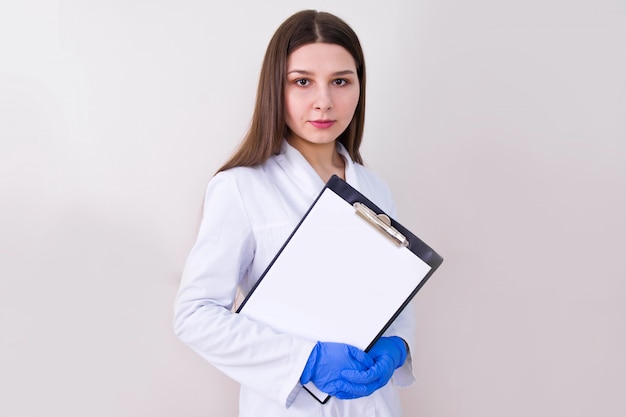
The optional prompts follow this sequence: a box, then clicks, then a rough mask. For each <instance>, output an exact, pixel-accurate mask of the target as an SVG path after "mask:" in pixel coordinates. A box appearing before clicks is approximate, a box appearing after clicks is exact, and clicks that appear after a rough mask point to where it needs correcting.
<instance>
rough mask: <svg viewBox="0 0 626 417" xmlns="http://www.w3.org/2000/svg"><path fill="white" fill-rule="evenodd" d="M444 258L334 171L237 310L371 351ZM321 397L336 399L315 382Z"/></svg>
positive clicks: (312, 388)
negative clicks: (320, 388) (321, 389)
mask: <svg viewBox="0 0 626 417" xmlns="http://www.w3.org/2000/svg"><path fill="white" fill-rule="evenodd" d="M442 262H443V258H442V257H441V256H440V255H439V254H437V253H436V252H435V251H434V250H433V249H432V248H430V247H429V246H428V245H427V244H426V243H424V242H423V241H422V240H421V239H419V238H418V237H417V236H415V235H414V234H413V233H411V231H409V230H408V229H406V228H405V227H404V226H402V225H401V224H400V223H398V222H397V221H396V220H395V219H392V218H390V217H389V216H387V214H385V213H384V212H383V211H382V210H381V209H380V208H379V207H378V206H376V205H375V204H374V203H373V202H372V201H370V200H369V199H368V198H366V197H365V196H364V195H363V194H361V193H360V192H359V191H357V190H356V189H354V188H353V187H352V186H351V185H349V184H348V183H347V182H345V181H344V180H342V179H341V178H339V177H337V176H333V177H332V178H331V179H330V180H329V181H328V182H327V183H326V185H325V186H324V188H323V189H322V191H321V192H320V194H319V195H318V197H317V198H316V199H315V201H314V202H313V204H312V205H311V207H310V208H309V210H308V211H307V212H306V214H305V215H304V216H303V218H302V219H301V220H300V223H299V224H298V225H297V226H296V228H295V229H294V231H293V232H292V233H291V235H290V236H289V238H288V239H287V241H286V242H285V244H284V245H283V246H282V248H281V249H280V250H279V251H278V253H277V254H276V256H275V257H274V259H273V260H272V262H271V263H270V264H269V266H268V267H267V269H266V270H265V272H264V273H263V274H262V276H261V278H259V280H258V281H257V282H256V284H255V285H254V287H253V288H252V289H251V291H250V293H249V294H248V295H247V296H246V298H245V299H244V300H243V302H242V304H241V306H240V307H239V308H238V309H237V313H238V314H242V315H245V316H247V317H249V318H250V319H253V320H257V321H260V322H263V323H265V324H267V325H268V326H270V327H271V328H273V329H274V330H275V331H278V332H283V333H290V334H294V335H298V336H301V337H305V338H308V339H310V340H315V341H323V342H341V343H348V344H351V345H354V346H356V347H358V348H360V349H363V350H366V351H367V350H368V349H369V348H370V347H371V346H372V345H373V344H374V343H375V342H376V341H377V340H378V338H379V337H380V336H381V335H382V334H383V333H384V332H385V330H386V329H387V328H388V327H389V326H390V325H391V323H392V322H393V320H394V319H395V318H396V317H397V316H398V315H399V314H400V313H401V312H402V310H403V309H404V308H405V307H406V305H407V304H408V303H409V302H410V301H411V299H412V298H413V297H414V296H415V295H416V294H417V292H418V291H419V290H420V288H422V286H423V285H424V284H425V283H426V281H427V280H428V279H429V278H430V277H431V276H432V274H433V273H434V272H435V270H436V269H437V268H438V267H439V266H440V265H441V263H442ZM304 388H305V389H306V390H307V391H308V392H309V393H310V394H311V395H312V396H313V397H315V398H316V399H317V400H318V401H319V402H321V403H326V402H327V401H328V399H329V398H330V396H329V395H328V394H326V393H324V392H322V391H320V390H319V389H318V388H317V387H316V386H315V385H314V384H313V383H308V384H306V385H304Z"/></svg>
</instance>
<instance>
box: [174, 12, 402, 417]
mask: <svg viewBox="0 0 626 417" xmlns="http://www.w3.org/2000/svg"><path fill="white" fill-rule="evenodd" d="M364 113H365V64H364V60H363V52H362V50H361V46H360V44H359V40H358V38H357V36H356V34H355V33H354V32H353V31H352V29H351V28H350V27H349V26H348V25H347V24H346V23H345V22H343V21H342V20H341V19H339V18H337V17H335V16H333V15H331V14H328V13H321V12H316V11H310V10H308V11H302V12H299V13H296V14H295V15H293V16H291V17H290V18H288V19H287V20H286V21H285V22H284V23H283V24H282V25H281V26H280V27H279V28H278V29H277V31H276V33H275V34H274V36H273V37H272V39H271V41H270V43H269V46H268V49H267V52H266V55H265V58H264V62H263V66H262V71H261V77H260V82H259V87H258V92H257V101H256V106H255V111H254V114H253V118H252V124H251V127H250V130H249V132H248V134H247V135H246V137H245V138H244V140H243V142H242V144H241V146H240V147H239V149H238V150H237V151H236V152H235V154H234V155H233V157H232V158H231V159H230V160H229V161H228V162H227V163H226V164H225V165H224V166H223V167H222V168H221V169H220V170H219V171H218V173H217V174H216V175H215V176H214V177H213V178H212V179H211V181H210V183H209V185H208V187H207V192H206V195H205V203H204V216H203V220H202V223H201V226H200V230H199V234H198V239H197V241H196V243H195V245H194V247H193V248H192V250H191V253H190V255H189V258H188V260H187V264H186V266H185V270H184V273H183V279H182V282H181V286H180V290H179V293H178V296H177V299H176V308H175V320H174V325H175V330H176V334H177V335H178V336H179V337H180V338H181V339H182V340H183V341H184V342H185V343H187V344H188V345H189V346H190V347H191V348H193V349H194V350H195V351H196V352H197V353H198V354H200V355H201V356H202V357H203V358H204V359H206V360H207V361H208V362H210V363H211V364H213V365H214V366H215V367H217V368H218V369H220V370H221V371H223V372H224V373H225V374H227V375H228V376H230V377H231V378H233V379H235V380H237V381H238V382H240V383H241V392H240V414H239V415H240V417H247V416H259V415H262V416H264V417H272V416H385V417H387V416H389V417H391V416H398V415H400V408H399V399H398V393H397V388H396V387H397V386H406V385H409V384H411V383H412V382H413V380H414V377H413V373H412V369H411V358H410V354H409V352H410V346H411V344H412V330H413V329H412V314H411V311H409V310H408V309H405V311H404V312H403V313H402V314H401V315H400V316H399V317H398V318H397V319H396V320H395V321H394V322H393V323H392V325H391V326H390V327H389V329H388V330H387V331H386V333H385V334H384V337H381V338H380V339H379V341H378V342H377V343H376V344H375V345H374V347H373V348H372V349H371V350H370V351H369V352H368V353H365V352H363V351H361V350H359V349H357V348H355V347H352V346H348V345H345V344H341V343H332V341H315V340H304V339H301V338H299V337H296V336H293V335H289V334H279V333H276V332H274V331H273V330H272V329H270V328H268V327H267V326H265V325H263V324H262V323H257V322H254V321H251V320H249V319H247V318H246V317H243V316H240V315H238V314H235V313H233V312H232V308H233V305H234V301H235V297H236V293H237V289H238V288H239V289H240V291H241V292H242V293H243V294H244V295H245V294H247V293H248V292H249V291H250V289H251V288H252V286H253V285H254V283H255V282H256V280H257V279H258V278H259V277H260V276H261V274H262V273H263V271H264V270H265V269H266V267H267V266H268V264H269V263H270V261H271V260H272V259H273V257H274V256H275V255H276V253H277V252H278V250H279V249H280V248H281V246H282V245H283V243H284V242H285V241H286V239H287V238H288V236H289V235H290V233H291V232H292V231H293V229H294V228H295V226H296V225H297V224H298V222H299V220H300V219H301V218H302V216H303V215H304V214H305V212H306V211H307V209H308V208H309V207H310V205H311V204H312V202H313V201H314V199H315V197H317V195H318V194H319V192H320V191H321V189H322V188H323V186H324V184H325V182H326V181H327V180H328V179H329V178H330V177H331V176H332V175H333V174H335V175H338V176H339V177H341V178H343V179H345V180H346V181H347V182H348V183H349V184H351V185H352V186H353V187H354V188H356V189H358V190H359V191H360V192H361V193H363V194H364V195H365V196H367V197H368V198H369V199H370V200H372V201H374V202H375V203H376V204H377V205H379V206H380V207H381V208H382V209H383V210H384V211H385V212H387V213H389V214H390V215H392V216H394V215H395V207H394V205H393V201H392V197H391V194H390V192H389V189H388V188H387V186H386V185H385V184H384V182H383V181H381V180H380V179H379V178H378V177H377V176H375V175H374V174H373V173H372V172H370V171H369V170H368V169H366V168H365V167H364V166H363V165H362V160H361V155H360V154H359V147H360V144H361V137H362V132H363V119H364ZM381 278H383V277H381ZM307 382H313V383H314V384H315V385H316V386H317V387H318V388H320V389H321V390H322V391H324V392H326V393H328V394H330V395H332V396H333V398H331V400H330V401H329V402H328V403H326V404H320V403H319V402H318V401H317V400H315V399H314V398H313V397H312V396H311V395H309V394H308V393H307V392H305V391H304V390H303V388H302V386H301V384H304V383H307Z"/></svg>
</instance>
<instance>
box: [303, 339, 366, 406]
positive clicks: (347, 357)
mask: <svg viewBox="0 0 626 417" xmlns="http://www.w3.org/2000/svg"><path fill="white" fill-rule="evenodd" d="M372 366H374V360H373V359H372V357H371V356H370V355H368V354H367V353H365V352H363V351H362V350H361V349H358V348H356V347H354V346H350V345H346V344H344V343H322V342H317V344H316V345H315V347H314V348H313V350H312V351H311V354H310V355H309V360H308V361H307V363H306V366H305V367H304V371H303V372H302V375H301V376H300V383H301V384H306V383H307V382H309V381H312V382H313V383H314V384H315V386H316V387H317V388H319V389H320V390H322V391H323V392H325V393H327V394H329V395H332V396H335V397H337V398H341V399H352V398H358V397H361V396H363V395H367V394H361V393H363V392H367V391H369V390H370V389H372V388H370V387H367V386H365V385H363V384H359V383H356V384H355V383H352V382H351V381H346V380H344V378H342V377H341V373H342V372H346V371H352V372H364V371H365V370H367V369H370V368H371V367H372Z"/></svg>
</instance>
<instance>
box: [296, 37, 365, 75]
mask: <svg viewBox="0 0 626 417" xmlns="http://www.w3.org/2000/svg"><path fill="white" fill-rule="evenodd" d="M294 70H305V71H310V72H337V71H345V70H352V71H354V72H355V73H356V63H355V62H354V58H352V55H351V54H350V52H348V50H347V49H346V48H344V47H343V46H340V45H335V44H332V43H321V42H318V43H309V44H306V45H302V46H301V47H299V48H297V49H295V50H294V51H293V52H291V54H289V56H288V57H287V71H294Z"/></svg>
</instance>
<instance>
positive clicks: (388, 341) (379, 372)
mask: <svg viewBox="0 0 626 417" xmlns="http://www.w3.org/2000/svg"><path fill="white" fill-rule="evenodd" d="M367 354H368V355H369V356H370V357H371V358H372V360H373V361H374V366H372V367H371V368H369V369H366V370H364V371H359V370H345V371H342V372H341V377H343V378H344V379H345V380H346V381H348V382H350V383H351V384H355V385H357V386H361V387H367V388H368V389H371V392H369V393H364V392H360V393H361V394H362V395H369V394H371V393H372V392H374V391H376V390H377V389H379V388H381V387H383V386H385V385H386V384H387V382H389V380H390V379H391V377H392V375H393V372H394V371H395V370H396V368H399V367H401V366H402V365H403V364H404V361H405V360H406V356H407V348H406V344H405V343H404V340H402V339H401V338H399V337H398V336H391V337H381V338H380V339H378V341H377V342H376V343H375V344H374V346H372V348H371V349H370V350H369V351H368V353H367Z"/></svg>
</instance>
